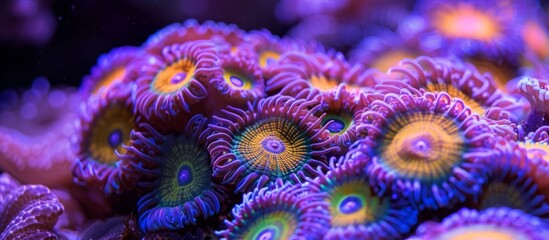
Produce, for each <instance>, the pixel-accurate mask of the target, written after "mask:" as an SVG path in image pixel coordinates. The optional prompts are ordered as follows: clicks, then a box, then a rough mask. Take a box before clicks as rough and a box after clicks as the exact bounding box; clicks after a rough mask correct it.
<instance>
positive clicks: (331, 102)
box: [316, 84, 373, 153]
mask: <svg viewBox="0 0 549 240" xmlns="http://www.w3.org/2000/svg"><path fill="white" fill-rule="evenodd" d="M372 98H373V97H372ZM370 100H371V99H367V98H366V96H365V95H364V94H362V93H360V92H355V91H350V90H347V87H346V86H345V85H344V84H342V85H339V86H338V87H337V88H336V89H334V90H332V91H330V92H325V93H322V94H320V96H319V98H318V102H319V103H320V106H321V109H320V111H318V113H317V114H316V115H317V116H320V115H322V114H326V116H325V117H324V119H323V120H322V122H321V125H322V126H327V130H328V131H329V132H330V134H331V135H332V136H333V137H334V141H335V142H336V144H337V146H338V147H339V148H340V149H341V151H340V152H342V153H345V152H347V149H348V148H349V147H350V146H351V144H353V143H354V142H355V141H356V140H357V139H359V138H360V137H361V136H360V133H359V132H357V130H356V129H357V127H358V126H359V125H360V124H361V123H362V121H361V118H360V117H361V114H362V112H363V111H365V110H366V109H368V107H369V106H368V105H369V104H370Z"/></svg>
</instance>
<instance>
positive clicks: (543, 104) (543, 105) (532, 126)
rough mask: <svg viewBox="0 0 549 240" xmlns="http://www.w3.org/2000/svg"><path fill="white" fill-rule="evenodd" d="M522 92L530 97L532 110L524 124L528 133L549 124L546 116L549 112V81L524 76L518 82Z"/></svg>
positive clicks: (526, 96) (527, 97)
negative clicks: (548, 96)
mask: <svg viewBox="0 0 549 240" xmlns="http://www.w3.org/2000/svg"><path fill="white" fill-rule="evenodd" d="M518 88H519V90H520V92H521V94H522V95H523V96H524V97H525V98H526V99H528V101H529V102H530V105H531V106H532V110H533V111H532V112H530V114H529V116H528V120H527V121H526V122H525V123H524V124H523V125H522V127H523V129H524V131H525V132H526V133H529V132H534V131H536V130H537V129H538V128H539V127H542V126H546V125H549V122H548V120H546V119H548V118H547V117H546V116H547V115H548V113H549V107H548V106H549V103H548V100H549V99H547V98H546V97H545V96H546V95H547V93H549V81H546V80H543V79H536V78H530V77H524V78H522V79H521V80H520V81H519V83H518Z"/></svg>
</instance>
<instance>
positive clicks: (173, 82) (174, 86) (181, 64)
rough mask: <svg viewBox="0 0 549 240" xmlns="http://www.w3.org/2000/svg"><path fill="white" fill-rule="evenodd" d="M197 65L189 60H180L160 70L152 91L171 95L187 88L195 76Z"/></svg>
mask: <svg viewBox="0 0 549 240" xmlns="http://www.w3.org/2000/svg"><path fill="white" fill-rule="evenodd" d="M195 69H196V65H195V64H194V63H193V62H192V61H190V60H188V59H180V60H178V61H177V62H174V63H173V64H172V65H169V66H167V67H165V68H164V69H162V70H160V71H159V72H158V73H157V74H156V76H155V78H154V81H153V82H152V85H151V87H152V89H153V90H154V91H156V92H158V93H161V94H171V93H174V92H177V91H179V90H180V89H181V88H183V87H185V85H187V84H188V83H189V81H190V80H191V79H192V78H193V76H194V71H195Z"/></svg>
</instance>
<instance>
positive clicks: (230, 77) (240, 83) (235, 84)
mask: <svg viewBox="0 0 549 240" xmlns="http://www.w3.org/2000/svg"><path fill="white" fill-rule="evenodd" d="M223 79H224V80H225V82H226V83H227V84H229V86H231V88H234V89H238V90H250V89H252V87H253V84H252V81H250V79H249V78H248V77H246V76H245V75H244V74H241V73H238V72H237V71H234V70H226V71H225V73H223Z"/></svg>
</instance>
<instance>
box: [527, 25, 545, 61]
mask: <svg viewBox="0 0 549 240" xmlns="http://www.w3.org/2000/svg"><path fill="white" fill-rule="evenodd" d="M522 38H523V39H524V43H526V46H527V47H528V48H530V49H531V50H533V51H534V52H535V53H536V54H537V55H538V56H540V57H541V58H547V57H549V36H548V35H547V33H546V32H545V31H544V30H543V29H542V27H541V26H540V25H539V24H536V23H535V22H531V21H530V22H528V23H526V24H525V25H524V28H523V29H522Z"/></svg>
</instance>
